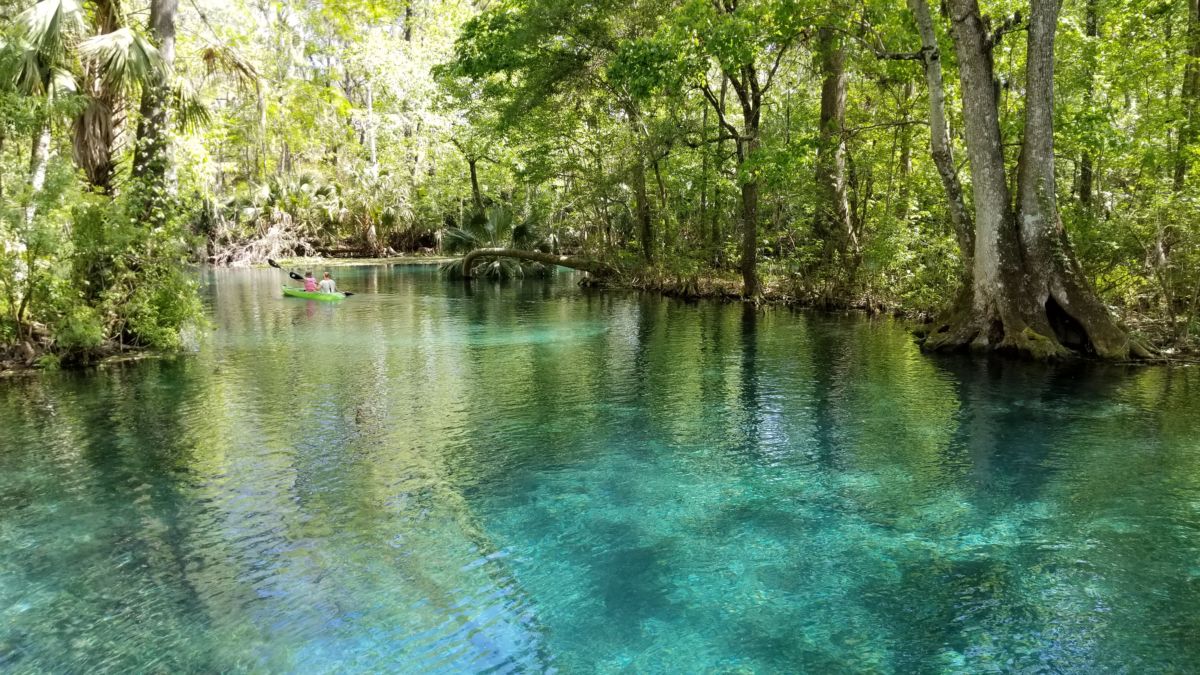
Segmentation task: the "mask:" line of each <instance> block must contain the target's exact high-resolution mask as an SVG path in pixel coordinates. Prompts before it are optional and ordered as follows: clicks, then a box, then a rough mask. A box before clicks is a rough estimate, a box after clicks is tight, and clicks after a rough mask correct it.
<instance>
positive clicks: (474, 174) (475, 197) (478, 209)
mask: <svg viewBox="0 0 1200 675" xmlns="http://www.w3.org/2000/svg"><path fill="white" fill-rule="evenodd" d="M467 169H469V170H470V172H471V202H472V203H473V204H475V213H477V214H482V213H483V190H482V189H480V187H479V160H478V159H476V158H475V157H468V158H467Z"/></svg>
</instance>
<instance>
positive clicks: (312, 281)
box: [304, 272, 317, 293]
mask: <svg viewBox="0 0 1200 675" xmlns="http://www.w3.org/2000/svg"><path fill="white" fill-rule="evenodd" d="M304 290H306V291H308V292H309V293H315V292H316V290H317V278H316V277H314V276H313V273H312V272H305V273H304Z"/></svg>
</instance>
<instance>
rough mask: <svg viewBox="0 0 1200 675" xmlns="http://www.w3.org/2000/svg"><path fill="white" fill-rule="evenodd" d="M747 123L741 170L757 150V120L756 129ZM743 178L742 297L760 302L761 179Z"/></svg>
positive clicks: (739, 162)
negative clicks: (759, 210)
mask: <svg viewBox="0 0 1200 675" xmlns="http://www.w3.org/2000/svg"><path fill="white" fill-rule="evenodd" d="M746 126H747V128H746V138H745V139H744V140H743V141H742V143H741V146H742V147H741V149H740V150H739V152H738V168H739V169H740V168H741V166H742V165H744V164H745V162H747V161H748V160H749V159H750V158H751V157H753V156H754V154H755V153H756V152H757V151H758V125H757V122H755V123H754V125H753V128H750V127H751V125H750V123H749V122H748V123H747V125H746ZM738 173H739V174H740V173H742V172H741V171H740V170H739V172H738ZM742 180H743V181H744V182H743V183H742V264H741V268H742V297H743V298H745V299H747V300H752V301H754V302H758V300H759V299H760V298H761V297H762V290H761V289H760V288H759V285H758V178H757V177H755V176H749V177H746V178H743V179H742Z"/></svg>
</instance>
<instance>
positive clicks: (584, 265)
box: [461, 248, 617, 279]
mask: <svg viewBox="0 0 1200 675" xmlns="http://www.w3.org/2000/svg"><path fill="white" fill-rule="evenodd" d="M484 258H508V259H513V260H523V261H526V262H533V263H541V264H542V265H546V266H548V267H551V268H553V267H554V266H555V265H558V266H560V267H568V268H570V269H573V270H579V271H581V272H587V273H588V274H591V275H592V276H594V277H599V278H602V279H606V278H610V277H614V276H616V275H617V268H616V267H614V266H612V265H610V264H608V263H606V262H603V261H600V260H592V259H590V258H579V257H575V256H569V255H560V254H556V253H543V252H541V251H523V250H520V249H514V248H479V249H475V250H474V251H471V252H470V253H468V254H467V255H466V256H464V257H463V259H462V272H461V274H462V277H463V278H465V279H470V278H471V277H472V276H473V275H474V270H475V265H476V263H478V262H479V261H480V260H482V259H484Z"/></svg>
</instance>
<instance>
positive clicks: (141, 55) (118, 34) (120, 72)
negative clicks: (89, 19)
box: [79, 26, 166, 90]
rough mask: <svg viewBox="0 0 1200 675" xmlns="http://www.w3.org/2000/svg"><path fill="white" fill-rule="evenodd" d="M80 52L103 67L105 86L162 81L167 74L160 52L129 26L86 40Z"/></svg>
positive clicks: (125, 87) (131, 85) (113, 86)
mask: <svg viewBox="0 0 1200 675" xmlns="http://www.w3.org/2000/svg"><path fill="white" fill-rule="evenodd" d="M79 53H80V55H81V56H83V58H85V59H87V60H90V61H93V62H94V63H96V64H98V65H99V66H100V71H101V72H102V73H103V74H104V75H103V77H104V81H105V83H106V84H107V85H108V86H110V87H112V88H114V89H120V90H126V89H129V88H131V87H133V86H141V85H147V84H153V83H156V82H160V81H162V79H163V77H164V75H165V72H166V68H165V66H164V64H163V60H162V56H161V55H160V54H159V53H158V49H157V48H156V47H155V46H154V45H152V44H150V41H149V40H147V39H146V38H144V37H142V36H141V35H138V34H137V33H135V32H134V31H133V30H132V29H130V28H129V27H128V26H127V27H125V28H118V29H117V30H114V31H113V32H111V33H105V34H104V35H97V36H96V37H92V38H88V39H87V40H84V41H83V42H82V43H80V45H79Z"/></svg>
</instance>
